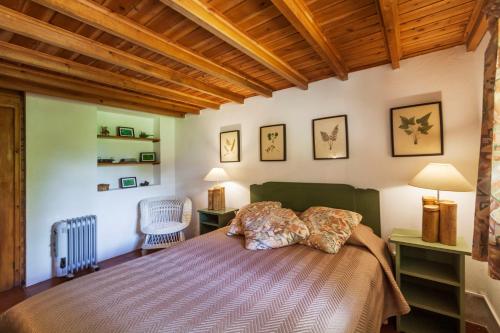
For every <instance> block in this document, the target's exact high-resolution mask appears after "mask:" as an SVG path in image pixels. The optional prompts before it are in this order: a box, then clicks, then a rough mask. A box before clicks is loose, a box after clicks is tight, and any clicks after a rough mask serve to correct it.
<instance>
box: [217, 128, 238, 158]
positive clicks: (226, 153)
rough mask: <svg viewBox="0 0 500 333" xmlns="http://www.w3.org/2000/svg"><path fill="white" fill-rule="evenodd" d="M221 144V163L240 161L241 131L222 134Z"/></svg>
mask: <svg viewBox="0 0 500 333" xmlns="http://www.w3.org/2000/svg"><path fill="white" fill-rule="evenodd" d="M219 144H220V161H221V163H229V162H239V161H240V131H238V130H236V131H228V132H221V133H220V143H219Z"/></svg>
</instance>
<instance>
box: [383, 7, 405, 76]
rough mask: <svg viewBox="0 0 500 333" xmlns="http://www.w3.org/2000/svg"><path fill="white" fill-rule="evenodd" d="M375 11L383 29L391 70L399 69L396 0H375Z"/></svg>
mask: <svg viewBox="0 0 500 333" xmlns="http://www.w3.org/2000/svg"><path fill="white" fill-rule="evenodd" d="M377 1H378V3H377V11H378V13H379V16H380V21H381V23H382V26H383V29H384V37H385V43H386V47H387V50H388V53H389V56H390V59H391V65H392V68H394V69H396V68H399V60H400V59H401V54H402V52H401V38H400V27H399V11H398V1H397V0H377Z"/></svg>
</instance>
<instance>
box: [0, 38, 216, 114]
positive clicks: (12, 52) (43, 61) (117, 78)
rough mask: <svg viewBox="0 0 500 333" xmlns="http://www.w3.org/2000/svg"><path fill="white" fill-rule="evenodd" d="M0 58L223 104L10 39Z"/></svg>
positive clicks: (196, 102)
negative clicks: (13, 42) (32, 47)
mask: <svg viewBox="0 0 500 333" xmlns="http://www.w3.org/2000/svg"><path fill="white" fill-rule="evenodd" d="M0 58H2V59H5V60H9V61H12V62H19V63H22V64H25V65H29V66H33V67H37V68H42V69H46V70H49V71H52V72H56V73H60V74H64V75H69V76H73V77H77V78H80V79H84V80H90V81H94V82H97V83H101V84H107V85H110V86H113V87H116V88H120V89H127V90H132V91H135V92H140V93H145V94H149V95H153V96H158V97H161V98H164V99H167V100H169V101H170V100H173V101H170V102H171V103H174V101H177V103H178V104H179V105H184V106H189V105H188V104H191V105H193V106H197V107H200V108H211V109H218V108H219V105H218V104H216V103H214V102H212V101H209V100H206V99H202V98H199V97H195V96H191V95H188V94H186V93H182V92H180V91H177V90H174V89H170V88H166V87H162V86H159V85H155V84H152V83H149V82H145V81H141V80H137V79H134V78H132V77H130V76H125V75H121V74H116V73H113V72H109V71H106V70H103V69H99V68H96V67H92V66H87V65H82V64H80V63H77V62H75V61H71V60H66V59H63V58H59V57H56V56H52V55H49V54H46V53H42V52H38V51H33V50H31V49H27V48H24V47H21V46H17V45H14V44H11V43H7V42H2V41H0ZM186 103H188V104H186Z"/></svg>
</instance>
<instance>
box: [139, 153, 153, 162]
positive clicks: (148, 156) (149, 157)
mask: <svg viewBox="0 0 500 333" xmlns="http://www.w3.org/2000/svg"><path fill="white" fill-rule="evenodd" d="M139 161H141V162H153V163H154V162H156V153H141V155H140V159H139Z"/></svg>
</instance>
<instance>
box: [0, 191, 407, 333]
mask: <svg viewBox="0 0 500 333" xmlns="http://www.w3.org/2000/svg"><path fill="white" fill-rule="evenodd" d="M262 200H279V201H281V202H282V203H283V206H284V207H287V208H291V209H294V210H296V211H303V210H304V209H306V208H307V207H309V206H315V205H316V206H317V205H324V206H330V207H335V208H343V209H350V210H353V211H357V212H360V213H361V214H363V215H364V223H365V224H366V225H368V226H370V227H371V228H372V229H373V230H374V232H375V233H377V234H380V213H379V201H378V200H379V199H378V192H377V191H375V190H362V189H356V188H354V187H352V186H349V185H339V184H304V183H277V182H270V183H265V184H262V185H252V186H251V201H262ZM360 239H361V240H362V242H363V244H358V245H345V246H344V247H343V248H342V249H341V251H340V252H339V253H338V254H335V255H331V254H326V253H324V252H321V251H319V250H315V249H312V248H309V247H306V246H302V245H292V246H288V247H284V248H280V249H273V250H263V251H248V250H246V249H245V248H244V239H243V238H242V237H239V236H237V237H229V236H226V235H225V229H220V230H217V231H214V232H211V233H209V234H205V235H203V236H201V237H197V238H194V239H191V240H188V241H186V242H183V243H181V244H179V245H177V246H174V247H172V248H170V249H166V250H163V251H159V252H156V253H154V254H151V255H148V256H145V257H142V258H139V259H136V260H133V261H130V262H127V263H124V264H121V265H119V266H116V267H114V268H110V269H107V270H103V271H99V272H96V273H93V274H90V275H87V276H83V277H81V278H78V279H75V280H73V281H69V282H67V283H64V284H62V285H59V286H57V287H55V288H52V289H50V290H47V291H46V292H43V293H41V294H38V295H36V296H34V297H32V298H29V299H27V300H26V301H24V302H22V303H20V304H18V305H16V306H14V307H13V308H11V309H9V310H8V311H6V312H5V313H4V314H2V315H1V316H0V332H22V333H28V332H30V333H35V332H37V333H49V332H50V333H54V332H65V333H77V332H82V333H83V332H86V333H87V332H106V333H108V332H299V331H300V332H366V333H369V332H370V333H372V332H378V331H379V330H380V325H381V323H382V322H383V321H384V320H385V319H386V318H387V317H389V316H393V315H396V314H402V313H406V312H408V311H409V308H408V305H407V304H406V302H405V301H404V298H403V297H402V295H401V293H400V291H399V289H398V288H397V285H396V283H395V281H394V279H393V278H392V273H391V270H390V264H389V260H388V258H387V249H386V247H385V244H384V242H383V241H382V240H380V238H379V237H378V236H376V235H375V234H373V233H371V232H370V233H365V234H361V235H360Z"/></svg>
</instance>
